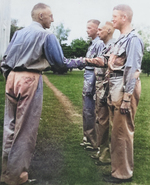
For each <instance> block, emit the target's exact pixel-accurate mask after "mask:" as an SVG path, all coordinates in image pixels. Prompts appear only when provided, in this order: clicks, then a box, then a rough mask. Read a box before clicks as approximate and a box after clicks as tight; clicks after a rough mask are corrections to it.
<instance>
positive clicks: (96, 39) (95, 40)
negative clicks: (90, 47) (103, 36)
mask: <svg viewBox="0 0 150 185" xmlns="http://www.w3.org/2000/svg"><path fill="white" fill-rule="evenodd" d="M99 39H100V38H99V37H98V36H97V37H96V38H95V39H94V40H92V44H94V43H96V42H97V41H98V40H99Z"/></svg>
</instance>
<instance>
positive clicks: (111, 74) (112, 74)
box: [110, 72, 123, 78]
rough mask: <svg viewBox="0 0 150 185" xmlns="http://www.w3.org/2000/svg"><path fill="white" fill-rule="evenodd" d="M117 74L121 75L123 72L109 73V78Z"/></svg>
mask: <svg viewBox="0 0 150 185" xmlns="http://www.w3.org/2000/svg"><path fill="white" fill-rule="evenodd" d="M118 76H123V72H117V73H110V78H111V77H118Z"/></svg>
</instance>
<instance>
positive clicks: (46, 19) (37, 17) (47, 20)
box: [31, 3, 54, 29]
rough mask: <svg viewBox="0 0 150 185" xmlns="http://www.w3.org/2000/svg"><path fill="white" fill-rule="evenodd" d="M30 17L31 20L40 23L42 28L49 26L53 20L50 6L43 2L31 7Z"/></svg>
mask: <svg viewBox="0 0 150 185" xmlns="http://www.w3.org/2000/svg"><path fill="white" fill-rule="evenodd" d="M31 17H32V20H33V21H36V22H38V23H40V24H41V25H42V26H43V28H44V29H46V28H50V25H51V22H54V19H53V14H52V11H51V9H50V6H48V5H46V4H44V3H38V4H36V5H35V6H34V7H33V9H32V11H31Z"/></svg>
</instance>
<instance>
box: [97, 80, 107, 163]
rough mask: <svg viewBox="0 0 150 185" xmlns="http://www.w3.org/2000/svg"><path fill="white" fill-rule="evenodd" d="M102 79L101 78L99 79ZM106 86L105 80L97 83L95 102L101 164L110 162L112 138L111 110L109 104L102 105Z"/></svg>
mask: <svg viewBox="0 0 150 185" xmlns="http://www.w3.org/2000/svg"><path fill="white" fill-rule="evenodd" d="M99 78H100V77H99ZM103 91H104V86H103V80H101V81H100V80H99V81H96V100H95V114H96V125H95V128H96V134H97V142H96V143H97V147H100V156H99V160H100V161H101V162H108V161H110V149H109V147H110V138H109V130H110V125H109V110H108V105H107V103H102V102H101V98H102V96H103V94H104V93H103Z"/></svg>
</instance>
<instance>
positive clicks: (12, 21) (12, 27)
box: [10, 19, 23, 40]
mask: <svg viewBox="0 0 150 185" xmlns="http://www.w3.org/2000/svg"><path fill="white" fill-rule="evenodd" d="M17 23H18V20H16V19H12V20H11V28H10V40H11V39H12V37H13V34H14V33H15V31H17V30H20V29H22V28H23V27H18V26H17Z"/></svg>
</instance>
